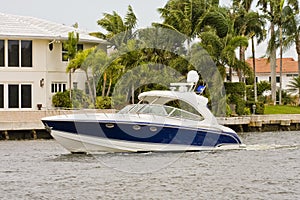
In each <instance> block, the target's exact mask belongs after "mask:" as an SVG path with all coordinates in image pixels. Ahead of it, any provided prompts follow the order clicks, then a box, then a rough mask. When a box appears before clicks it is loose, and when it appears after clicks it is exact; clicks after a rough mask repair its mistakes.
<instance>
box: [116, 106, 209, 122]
mask: <svg viewBox="0 0 300 200" xmlns="http://www.w3.org/2000/svg"><path fill="white" fill-rule="evenodd" d="M118 113H119V114H128V113H130V114H151V115H159V116H166V117H173V118H184V119H189V120H194V121H201V120H203V117H202V116H201V115H200V114H199V115H197V114H194V113H191V112H188V111H185V110H182V109H179V108H174V107H171V106H166V105H158V104H132V105H128V106H126V107H124V108H123V109H122V110H120V111H119V112H118Z"/></svg>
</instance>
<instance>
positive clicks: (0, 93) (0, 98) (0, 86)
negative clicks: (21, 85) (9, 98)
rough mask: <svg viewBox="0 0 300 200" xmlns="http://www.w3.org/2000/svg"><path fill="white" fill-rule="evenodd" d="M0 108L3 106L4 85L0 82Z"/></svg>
mask: <svg viewBox="0 0 300 200" xmlns="http://www.w3.org/2000/svg"><path fill="white" fill-rule="evenodd" d="M0 108H4V85H3V84H0Z"/></svg>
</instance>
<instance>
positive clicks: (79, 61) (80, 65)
mask: <svg viewBox="0 0 300 200" xmlns="http://www.w3.org/2000/svg"><path fill="white" fill-rule="evenodd" d="M94 50H95V48H89V49H84V50H83V51H81V52H78V53H77V54H76V55H75V57H74V58H73V59H71V60H70V61H69V63H68V66H67V69H66V71H67V73H71V72H75V71H76V70H77V69H82V70H83V71H84V73H85V75H86V79H87V83H88V88H89V94H90V95H91V99H95V97H94V96H93V93H92V90H91V85H90V81H89V75H88V70H89V65H88V64H87V63H85V62H86V60H87V58H88V56H89V55H90V54H91V53H92V52H93V51H94ZM84 63H85V64H84Z"/></svg>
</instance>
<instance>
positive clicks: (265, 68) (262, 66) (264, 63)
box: [246, 58, 298, 73]
mask: <svg viewBox="0 0 300 200" xmlns="http://www.w3.org/2000/svg"><path fill="white" fill-rule="evenodd" d="M252 61H253V59H252V58H249V59H247V60H246V62H247V63H248V64H250V67H251V68H253V63H252ZM255 66H256V73H271V67H270V62H269V61H268V59H267V58H256V59H255ZM276 72H278V73H279V72H280V59H279V58H278V59H276ZM282 73H298V61H295V60H294V59H293V58H282Z"/></svg>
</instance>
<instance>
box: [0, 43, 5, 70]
mask: <svg viewBox="0 0 300 200" xmlns="http://www.w3.org/2000/svg"><path fill="white" fill-rule="evenodd" d="M4 50H5V48H4V40H0V67H4V65H5V63H4V55H5V54H4Z"/></svg>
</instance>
